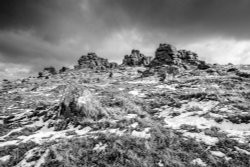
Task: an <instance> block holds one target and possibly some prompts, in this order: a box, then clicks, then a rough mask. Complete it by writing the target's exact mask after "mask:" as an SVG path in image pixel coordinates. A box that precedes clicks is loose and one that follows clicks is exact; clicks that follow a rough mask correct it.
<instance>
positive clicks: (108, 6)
mask: <svg viewBox="0 0 250 167" xmlns="http://www.w3.org/2000/svg"><path fill="white" fill-rule="evenodd" d="M249 8H250V1H249V0H237V1H235V0H209V1H207V0H143V1H139V0H138V1H135V0H71V1H68V0H53V1H48V0H1V2H0V62H1V63H0V64H1V68H0V75H1V76H0V78H3V74H5V76H8V75H6V74H7V73H11V74H12V76H13V77H15V76H16V75H15V74H18V72H17V71H16V70H17V69H18V68H17V67H22V69H25V70H21V71H22V73H25V72H27V73H28V74H31V73H32V72H35V73H36V72H38V71H39V70H41V69H42V68H43V67H44V66H49V65H54V66H56V67H60V66H63V65H72V64H75V63H76V61H77V59H78V57H80V55H82V54H86V53H87V52H90V51H94V52H97V54H98V55H100V56H102V57H106V58H109V59H110V60H111V61H117V62H121V59H122V57H123V56H124V55H125V54H128V53H129V52H130V50H131V49H133V48H135V49H140V50H141V52H143V53H145V54H146V55H151V56H153V55H154V51H155V49H156V48H157V46H158V44H159V43H162V42H168V43H172V44H174V45H176V46H177V47H178V48H187V49H192V50H194V51H196V52H197V53H198V54H199V55H200V57H201V58H202V59H205V60H207V61H209V62H211V63H228V62H232V63H235V64H236V63H250V59H249V57H250V51H249V49H248V48H249V46H250V33H249V29H250V22H249V20H250V10H249ZM10 64H11V65H10Z"/></svg>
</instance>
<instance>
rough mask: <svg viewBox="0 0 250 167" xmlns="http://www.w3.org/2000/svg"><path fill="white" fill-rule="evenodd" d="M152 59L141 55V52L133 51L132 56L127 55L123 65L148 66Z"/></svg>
mask: <svg viewBox="0 0 250 167" xmlns="http://www.w3.org/2000/svg"><path fill="white" fill-rule="evenodd" d="M151 59H152V57H148V56H145V55H144V54H141V53H140V51H139V50H134V49H133V50H132V51H131V54H130V55H125V56H124V59H123V62H122V64H123V65H126V66H147V65H149V64H150V62H151Z"/></svg>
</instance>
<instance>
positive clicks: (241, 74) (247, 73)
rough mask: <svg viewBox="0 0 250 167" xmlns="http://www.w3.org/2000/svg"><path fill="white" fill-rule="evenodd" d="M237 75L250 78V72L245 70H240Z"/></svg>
mask: <svg viewBox="0 0 250 167" xmlns="http://www.w3.org/2000/svg"><path fill="white" fill-rule="evenodd" d="M236 75H238V76H240V77H243V78H250V73H249V72H243V71H238V72H237V73H236Z"/></svg>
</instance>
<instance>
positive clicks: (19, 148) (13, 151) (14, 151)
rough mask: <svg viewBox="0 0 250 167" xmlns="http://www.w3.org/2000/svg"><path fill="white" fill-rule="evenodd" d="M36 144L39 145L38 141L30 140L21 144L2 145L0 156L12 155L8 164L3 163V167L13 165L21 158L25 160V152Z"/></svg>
mask: <svg viewBox="0 0 250 167" xmlns="http://www.w3.org/2000/svg"><path fill="white" fill-rule="evenodd" d="M36 146H37V144H36V143H34V142H28V143H20V144H19V145H10V146H5V147H0V157H2V156H5V155H10V156H11V158H10V160H9V161H8V162H7V164H2V165H3V167H12V166H15V165H17V164H18V163H19V162H20V161H21V160H23V158H24V156H25V153H26V152H27V151H29V150H31V149H33V148H34V147H36Z"/></svg>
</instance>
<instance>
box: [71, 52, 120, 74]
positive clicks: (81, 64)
mask: <svg viewBox="0 0 250 167" xmlns="http://www.w3.org/2000/svg"><path fill="white" fill-rule="evenodd" d="M117 66H118V65H117V63H109V62H108V59H104V58H101V57H98V56H97V55H96V54H95V53H88V54H87V55H83V56H81V57H80V59H79V60H78V65H76V66H75V69H82V68H90V69H96V70H104V69H106V68H116V67H117Z"/></svg>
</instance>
